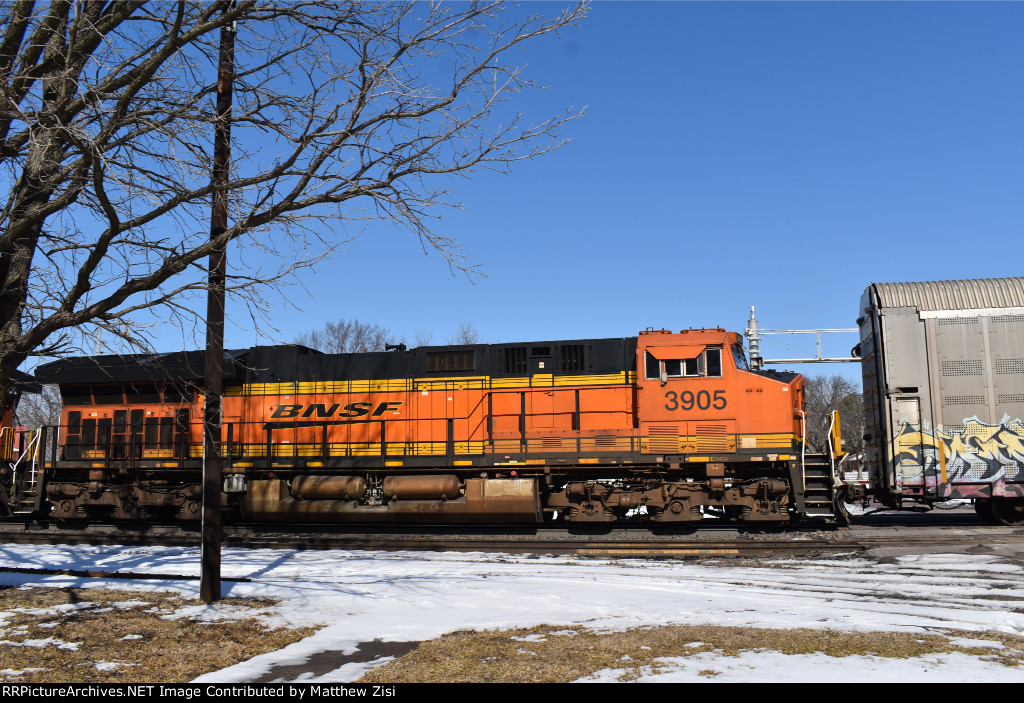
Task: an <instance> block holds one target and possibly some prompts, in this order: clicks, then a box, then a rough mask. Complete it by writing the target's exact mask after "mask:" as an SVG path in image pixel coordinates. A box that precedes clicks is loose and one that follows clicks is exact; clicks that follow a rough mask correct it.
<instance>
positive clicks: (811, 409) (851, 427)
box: [804, 375, 864, 453]
mask: <svg viewBox="0 0 1024 703" xmlns="http://www.w3.org/2000/svg"><path fill="white" fill-rule="evenodd" d="M804 394H805V396H806V398H807V442H808V444H810V445H811V446H812V447H814V448H815V449H816V450H818V451H825V449H826V448H827V447H828V432H829V414H830V413H832V412H833V411H836V410H838V411H839V419H840V430H841V432H842V437H843V444H844V446H845V449H846V451H848V452H851V453H859V452H860V451H861V450H862V449H863V443H864V440H863V434H864V418H863V412H864V404H863V400H862V398H861V394H860V390H859V389H858V388H857V386H856V384H855V383H854V382H853V381H851V380H849V379H848V378H844V377H842V376H839V375H833V376H807V377H806V379H805V382H804Z"/></svg>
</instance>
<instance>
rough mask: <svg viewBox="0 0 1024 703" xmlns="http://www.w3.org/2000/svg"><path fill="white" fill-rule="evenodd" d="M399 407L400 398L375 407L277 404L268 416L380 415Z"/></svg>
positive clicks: (365, 405)
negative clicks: (272, 412) (339, 410)
mask: <svg viewBox="0 0 1024 703" xmlns="http://www.w3.org/2000/svg"><path fill="white" fill-rule="evenodd" d="M400 407H402V401H400V400H392V401H389V402H386V403H379V404H378V405H377V408H376V409H374V408H373V403H349V404H348V405H346V406H345V407H344V408H342V407H341V403H335V404H334V405H327V404H326V403H310V404H309V405H278V406H277V409H276V410H274V414H273V415H271V416H270V417H272V418H275V419H279V418H290V417H366V416H367V415H369V416H370V417H380V416H381V415H383V414H385V413H389V412H396V411H397V410H398V409H399V408H400ZM303 408H305V410H303ZM339 408H341V412H338V409H339ZM370 410H373V412H372V413H371V412H370Z"/></svg>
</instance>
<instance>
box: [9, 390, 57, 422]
mask: <svg viewBox="0 0 1024 703" xmlns="http://www.w3.org/2000/svg"><path fill="white" fill-rule="evenodd" d="M62 407H63V404H62V402H61V397H60V390H58V388H57V386H43V387H42V392H40V393H22V394H21V400H19V401H18V413H17V414H18V423H19V424H21V425H24V426H25V427H30V428H36V427H43V426H53V425H59V424H60V411H61V408H62Z"/></svg>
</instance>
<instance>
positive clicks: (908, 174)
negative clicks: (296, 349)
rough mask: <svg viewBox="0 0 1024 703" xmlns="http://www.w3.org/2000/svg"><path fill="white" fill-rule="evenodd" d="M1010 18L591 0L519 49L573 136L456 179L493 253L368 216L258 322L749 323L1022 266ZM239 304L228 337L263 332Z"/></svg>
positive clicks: (835, 314)
mask: <svg viewBox="0 0 1024 703" xmlns="http://www.w3.org/2000/svg"><path fill="white" fill-rule="evenodd" d="M560 7H561V6H560V5H558V4H554V3H528V4H526V5H525V6H524V7H522V8H520V9H519V10H518V11H520V12H534V11H543V12H548V13H554V12H556V11H557V10H558V9H559V8H560ZM1022 28H1024V4H1021V3H812V2H797V3H782V2H762V3H698V2H693V3H675V2H657V3H641V2H631V3H622V2H598V3H596V4H594V5H593V6H592V7H591V9H590V13H589V16H588V17H587V18H586V19H585V20H584V21H583V23H582V24H581V25H580V26H578V27H575V28H571V29H570V30H568V31H566V32H564V33H563V35H562V37H561V38H560V39H555V38H551V39H545V40H542V41H540V42H538V43H536V44H535V45H533V46H531V47H529V48H527V49H526V50H524V51H522V52H521V53H519V54H517V55H516V60H518V61H521V62H522V63H524V64H527V65H528V71H529V73H530V74H531V75H532V76H533V77H535V78H536V80H538V81H539V82H541V83H543V84H545V85H548V86H550V89H549V90H548V91H545V92H544V93H541V94H535V95H524V96H523V100H521V101H520V102H518V103H517V107H519V109H521V110H522V111H523V112H525V113H526V114H527V116H528V117H530V118H532V119H534V120H542V119H544V118H546V117H548V116H551V115H553V114H556V113H557V112H560V111H561V110H563V109H564V108H566V107H569V106H575V107H577V108H578V107H583V106H586V114H585V116H584V117H582V118H581V119H578V120H576V121H574V122H572V123H571V124H570V125H569V126H568V127H567V128H566V130H565V136H567V137H569V138H571V139H572V141H571V142H570V143H569V144H568V145H567V146H565V147H564V148H562V149H560V150H559V151H557V152H555V153H553V154H550V155H548V156H545V157H544V158H542V159H539V160H536V161H533V162H529V163H522V164H519V165H517V166H516V167H514V169H513V172H512V173H511V174H510V175H499V174H491V173H486V172H484V173H479V174H477V175H475V176H474V177H472V178H470V179H459V180H457V181H455V182H454V183H453V185H454V188H455V190H454V195H453V197H454V199H455V200H457V201H459V202H461V203H462V204H463V206H464V209H462V210H457V211H450V210H449V211H444V212H442V213H441V214H443V216H444V217H443V219H442V220H441V221H440V222H439V223H437V229H438V231H440V232H442V233H444V234H445V235H448V236H451V237H453V238H454V239H456V240H458V241H459V242H461V244H462V246H463V251H464V253H465V254H466V256H467V257H468V260H469V261H470V262H472V263H480V264H481V265H482V270H483V271H484V272H485V273H486V274H487V277H486V278H479V279H476V280H474V281H472V282H471V281H468V280H467V279H466V278H465V277H464V276H459V275H457V276H452V275H451V274H450V272H449V270H448V268H447V265H446V264H445V262H444V261H443V260H442V259H441V258H440V257H439V256H437V255H434V256H427V257H425V256H424V254H423V251H422V249H421V247H420V246H419V244H418V242H417V241H416V240H415V238H414V237H413V236H412V235H411V234H409V233H408V232H407V231H404V230H398V229H395V228H392V227H389V226H387V225H386V224H374V225H372V226H370V227H368V228H367V229H366V230H365V231H364V232H363V234H362V235H361V236H360V237H359V238H358V239H357V240H356V241H355V242H354V244H353V245H352V247H351V248H350V250H349V251H347V252H345V253H343V254H339V255H338V256H336V257H335V258H334V259H333V260H332V261H331V262H329V263H327V264H325V265H323V266H322V267H321V268H320V269H319V270H318V271H317V272H316V273H315V274H314V275H311V276H306V277H304V281H305V286H306V290H302V289H301V288H298V287H293V288H290V289H288V290H287V291H286V292H285V295H286V296H287V297H288V298H289V299H290V300H291V301H292V302H293V303H294V305H295V306H298V307H299V308H301V311H297V310H296V309H295V308H294V307H291V306H289V305H288V304H286V303H285V302H284V301H283V300H281V298H280V297H275V296H272V301H274V302H275V303H279V304H278V306H277V308H276V312H275V314H274V319H275V322H276V324H277V326H278V329H279V332H278V334H277V335H276V336H277V340H276V341H290V340H291V339H294V338H295V336H296V335H298V334H299V333H301V332H303V331H305V330H308V329H312V328H317V327H320V326H322V324H323V323H324V322H326V321H327V320H333V319H337V318H339V317H344V318H349V319H351V318H357V319H360V320H363V321H367V322H373V323H379V324H382V325H384V326H386V327H388V328H390V329H391V330H393V331H395V333H396V337H404V338H405V339H406V341H408V342H412V341H413V338H414V335H415V332H416V330H420V329H426V330H431V331H432V332H433V342H434V343H435V344H438V343H444V342H445V341H446V339H447V337H448V336H449V335H450V334H452V333H453V332H454V330H455V329H456V327H457V325H458V323H459V321H461V320H467V321H471V322H473V323H474V325H475V326H476V327H477V329H478V330H479V331H480V333H481V336H482V338H483V340H484V341H494V342H500V341H527V340H548V339H566V338H582V337H614V336H630V335H635V334H636V333H637V331H638V330H641V329H644V328H646V327H655V328H669V329H682V328H687V327H702V326H723V327H726V328H728V329H732V330H737V331H742V329H743V327H744V326H745V323H746V318H747V314H748V310H749V307H750V306H751V305H756V306H757V308H758V316H759V319H760V322H761V325H762V326H763V327H776V328H812V327H827V328H833V327H853V326H854V325H855V323H854V320H855V318H856V316H857V304H858V300H859V297H860V294H861V293H862V291H863V290H864V288H865V287H866V286H867V284H868V283H871V282H874V281H909V280H937V279H954V278H978V277H1002V276H1014V275H1020V274H1021V273H1022V271H1021V266H1020V263H1019V261H1020V257H1019V256H1018V252H1019V251H1020V247H1021V244H1020V241H1021V239H1020V237H1021V234H1022V223H1024V198H1022V193H1024V42H1022V41H1021V39H1020V32H1021V29H1022ZM233 312H235V313H240V312H241V310H240V309H237V308H236V310H234V311H232V310H231V309H230V308H229V311H228V315H229V317H232V313H233ZM233 319H234V321H235V322H236V323H237V324H234V325H232V326H229V329H228V339H227V345H228V346H229V347H243V346H248V345H250V344H254V343H269V342H271V341H275V340H272V339H270V337H268V336H267V335H266V334H262V335H261V334H260V333H258V332H255V331H254V330H252V329H251V327H249V326H248V320H247V319H246V318H245V317H244V316H243V314H236V315H234V317H233ZM781 342H785V345H788V346H784V345H783V344H782V343H781ZM854 342H855V339H854V337H853V335H849V336H845V337H837V338H836V339H835V340H834V341H832V342H830V344H829V345H828V346H827V347H826V351H827V352H829V353H832V354H838V355H846V353H847V352H848V351H849V348H850V347H851V346H852V345H853V343H854ZM762 348H763V351H764V352H765V355H766V356H783V355H785V356H790V355H793V354H803V353H813V349H814V340H813V338H810V337H808V338H806V339H800V340H798V339H794V338H787V339H784V340H781V341H772V340H768V341H766V342H765V343H764V344H763V347H762ZM803 370H804V371H805V372H812V373H821V372H829V373H831V372H842V373H844V374H846V375H850V376H851V377H856V375H857V372H856V370H855V367H854V366H853V365H845V366H843V367H840V366H831V367H820V366H819V367H809V368H806V369H803Z"/></svg>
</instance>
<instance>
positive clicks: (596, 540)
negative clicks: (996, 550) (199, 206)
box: [0, 522, 1024, 569]
mask: <svg viewBox="0 0 1024 703" xmlns="http://www.w3.org/2000/svg"><path fill="white" fill-rule="evenodd" d="M0 543H8V544H92V545H102V544H119V545H146V546H197V545H199V544H200V532H199V528H198V526H196V525H187V526H178V525H169V526H152V525H147V526H131V525H121V526H113V525H90V526H88V527H79V528H68V527H64V526H58V525H56V524H52V523H51V524H48V525H40V524H27V523H12V522H5V523H0ZM999 544H1021V545H1024V530H1020V529H1012V528H997V527H981V526H968V527H951V528H941V527H940V528H938V530H937V531H936V530H934V529H933V530H930V531H928V532H927V533H923V532H922V531H921V530H920V529H919V528H915V529H913V530H906V529H900V530H891V529H890V530H879V529H877V528H872V527H866V528H857V527H854V528H839V529H835V528H824V529H823V528H822V527H821V526H814V525H809V526H800V527H799V528H797V529H794V528H793V527H792V526H791V527H789V528H787V529H786V530H779V529H771V528H765V529H752V528H750V527H730V526H716V527H701V528H699V529H697V528H692V527H690V528H679V529H675V530H672V529H665V528H661V529H648V528H635V527H634V528H625V527H612V528H594V529H589V530H588V529H581V528H578V527H577V528H564V527H560V528H554V527H539V528H533V527H531V528H515V527H507V526H505V527H497V526H495V527H479V526H477V527H463V528H460V529H452V528H450V527H443V528H442V527H419V528H409V527H402V528H398V527H379V528H367V527H361V528H357V527H352V526H333V525H332V526H319V527H316V526H309V525H272V526H269V525H259V526H256V525H231V526H226V527H225V528H224V530H223V538H222V545H223V546H224V547H244V548H249V549H325V550H328V549H349V550H374V551H459V552H491V553H506V554H551V555H573V556H580V557H593V558H645V559H652V558H665V559H679V558H713V557H787V556H789V557H798V556H813V555H817V554H828V553H857V552H862V551H865V550H869V549H878V548H892V547H926V548H928V549H929V550H932V551H934V550H935V549H937V548H941V547H943V546H946V547H953V548H958V549H963V548H964V547H970V546H972V545H986V546H988V547H991V546H994V545H999ZM0 569H2V566H0Z"/></svg>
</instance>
